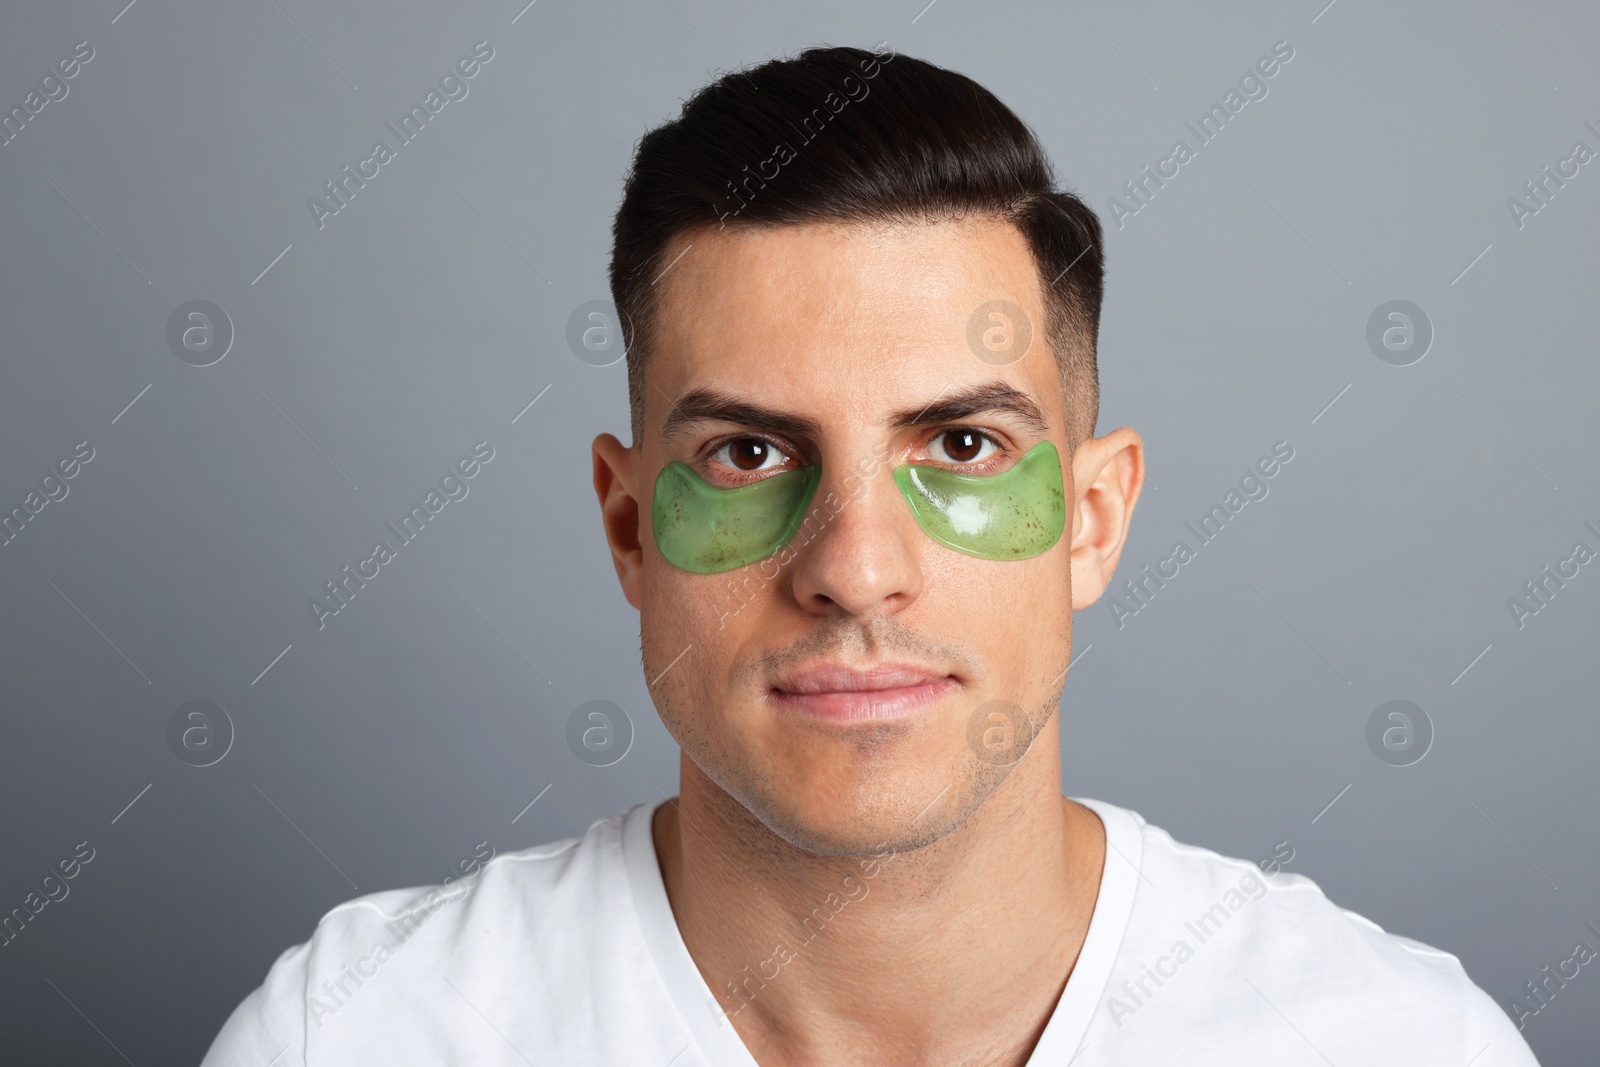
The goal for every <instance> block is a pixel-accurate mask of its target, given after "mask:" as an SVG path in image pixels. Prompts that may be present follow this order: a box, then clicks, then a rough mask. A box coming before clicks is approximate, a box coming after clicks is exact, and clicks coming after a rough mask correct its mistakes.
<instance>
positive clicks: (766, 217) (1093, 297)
mask: <svg viewBox="0 0 1600 1067" xmlns="http://www.w3.org/2000/svg"><path fill="white" fill-rule="evenodd" d="M969 216H982V217H990V218H999V219H1002V220H1005V221H1009V222H1011V223H1012V224H1014V225H1015V226H1016V227H1017V228H1018V229H1019V230H1020V231H1021V232H1022V234H1023V236H1024V237H1025V238H1026V239H1027V241H1028V245H1029V248H1030V249H1031V250H1032V252H1033V258H1034V260H1035V262H1036V263H1037V264H1038V267H1039V278H1040V285H1041V287H1042V291H1043V294H1044V304H1045V310H1046V316H1047V322H1046V323H1045V329H1044V331H1043V333H1044V337H1045V340H1046V342H1047V343H1048V344H1049V345H1050V347H1051V349H1052V350H1053V351H1054V352H1055V355H1056V360H1057V362H1058V364H1059V366H1060V370H1061V386H1062V391H1063V398H1064V407H1065V410H1066V414H1067V439H1068V442H1069V443H1070V444H1071V445H1073V446H1076V444H1077V443H1078V442H1079V441H1081V440H1082V439H1084V438H1085V437H1088V436H1092V435H1093V433H1094V427H1095V422H1096V420H1097V418H1098V415H1099V406H1100V385H1099V373H1098V370H1097V368H1096V363H1095V341H1096V337H1097V334H1098V331H1099V324H1100V300H1101V293H1102V289H1103V277H1104V264H1103V259H1102V246H1101V228H1100V221H1099V219H1097V218H1096V217H1095V215H1094V212H1093V211H1091V210H1090V209H1089V207H1088V206H1087V205H1086V204H1084V202H1083V201H1082V200H1080V199H1078V197H1077V196H1075V195H1073V194H1072V193H1070V192H1064V191H1058V190H1057V189H1056V188H1055V187H1054V176H1053V172H1052V170H1051V167H1050V161H1049V159H1048V157H1047V156H1046V155H1045V152H1044V149H1043V148H1042V147H1041V146H1040V144H1039V141H1038V139H1037V138H1036V137H1035V136H1034V135H1033V131H1032V130H1030V129H1029V128H1028V127H1027V125H1026V124H1024V123H1023V121H1022V120H1021V119H1019V118H1018V117H1017V116H1016V114H1015V113H1014V112H1012V111H1011V109H1010V108H1008V107H1006V106H1005V105H1004V104H1002V103H1001V102H1000V101H999V99H998V98H997V97H995V95H994V94H993V93H991V92H989V90H987V89H985V88H984V87H983V86H981V85H979V84H978V83H977V82H975V81H973V80H972V79H971V78H968V77H967V76H966V75H964V74H957V73H956V72H955V71H952V70H946V69H944V68H943V67H937V66H934V65H933V64H932V63H927V62H924V61H922V60H920V59H913V58H911V57H910V56H904V55H899V54H896V53H894V52H893V51H891V50H888V49H884V50H883V51H877V52H868V51H864V50H862V49H860V48H812V49H808V50H806V51H805V52H802V53H801V54H800V55H799V56H798V57H796V58H794V59H775V60H770V61H768V62H766V63H763V64H761V65H760V66H758V67H753V68H751V69H749V70H745V71H736V72H734V73H731V74H726V75H724V76H722V77H721V78H718V79H717V80H716V81H714V82H712V83H711V84H710V85H707V86H706V87H704V88H703V89H701V90H700V91H699V92H697V93H695V94H694V95H693V96H692V97H690V98H689V99H688V100H687V101H686V102H685V103H684V105H683V110H682V113H681V114H680V116H679V117H678V118H677V119H674V120H672V121H670V122H667V123H665V124H663V125H661V126H658V127H656V128H655V129H653V130H651V131H650V132H649V133H646V134H645V135H644V137H642V138H641V139H640V141H639V144H638V147H637V149H636V150H635V153H634V159H633V167H632V170H631V171H630V172H629V174H628V179H627V183H626V186H625V188H624V191H623V196H622V204H621V206H620V207H619V208H618V209H617V217H616V221H615V223H614V225H613V227H612V238H613V240H612V248H611V270H610V281H611V296H612V300H613V301H614V302H615V304H616V306H617V310H618V312H619V313H620V316H619V317H620V319H621V325H622V332H623V342H624V344H625V345H626V348H627V358H628V400H629V406H630V412H631V416H632V423H633V441H634V446H635V447H637V446H638V445H639V443H640V441H641V440H642V438H643V433H644V398H645V382H644V371H645V364H646V363H647V362H648V360H649V356H650V348H651V345H652V342H653V339H654V326H655V315H656V311H657V306H656V299H657V296H658V294H659V293H660V287H658V286H656V285H655V284H654V282H655V280H656V279H657V278H658V276H659V275H660V274H661V272H662V270H663V269H664V268H665V267H667V266H669V264H667V263H665V262H663V261H662V260H663V255H664V251H665V249H666V248H667V246H668V243H669V242H670V241H671V240H672V238H673V237H675V236H677V235H678V234H679V233H682V232H685V231H688V230H691V229H695V228H699V227H704V226H711V225H716V226H719V227H720V226H785V225H799V224H804V223H815V222H863V223H896V224H908V225H913V224H918V223H927V222H937V221H945V220H952V219H961V218H965V217H969Z"/></svg>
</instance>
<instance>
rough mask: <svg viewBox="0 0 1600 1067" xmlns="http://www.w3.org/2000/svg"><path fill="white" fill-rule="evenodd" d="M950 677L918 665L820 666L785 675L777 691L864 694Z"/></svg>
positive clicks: (815, 665)
mask: <svg viewBox="0 0 1600 1067" xmlns="http://www.w3.org/2000/svg"><path fill="white" fill-rule="evenodd" d="M948 677H950V676H949V675H948V674H946V673H945V672H944V671H936V670H932V669H930V668H928V667H920V666H918V665H916V664H914V663H878V664H874V665H872V666H868V667H851V666H848V665H846V664H842V663H817V664H813V665H811V666H809V667H804V668H801V669H800V670H796V671H791V672H790V673H788V674H785V675H784V676H783V677H781V678H779V679H777V681H775V682H774V683H773V688H774V689H776V690H778V691H779V692H783V693H863V692H873V691H876V690H882V689H903V688H907V687H910V686H917V685H927V684H929V683H931V682H940V681H943V680H944V679H946V678H948Z"/></svg>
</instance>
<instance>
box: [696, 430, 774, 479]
mask: <svg viewBox="0 0 1600 1067" xmlns="http://www.w3.org/2000/svg"><path fill="white" fill-rule="evenodd" d="M713 458H714V459H716V460H717V462H719V463H722V464H724V465H726V466H729V467H732V468H733V469H734V470H736V471H759V470H765V469H766V468H769V467H771V466H773V465H774V461H775V460H776V461H778V462H782V459H783V453H782V452H779V451H778V450H777V449H776V448H774V447H773V446H772V445H771V444H770V443H768V442H766V441H763V440H762V439H761V438H759V437H739V438H735V439H734V440H732V441H729V442H728V443H727V444H725V445H723V446H722V447H721V448H719V449H717V451H716V455H715V456H714V457H713Z"/></svg>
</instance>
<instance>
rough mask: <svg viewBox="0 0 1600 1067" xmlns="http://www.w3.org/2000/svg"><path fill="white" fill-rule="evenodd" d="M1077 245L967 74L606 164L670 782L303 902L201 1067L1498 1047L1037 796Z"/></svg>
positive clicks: (742, 120)
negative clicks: (434, 885)
mask: <svg viewBox="0 0 1600 1067" xmlns="http://www.w3.org/2000/svg"><path fill="white" fill-rule="evenodd" d="M1100 237H1101V234H1100V227H1099V224H1098V223H1097V221H1096V219H1095V217H1094V215H1093V214H1092V213H1091V212H1090V211H1089V210H1088V209H1087V208H1086V207H1084V205H1083V204H1082V203H1081V202H1080V201H1079V200H1078V199H1077V198H1075V197H1074V196H1071V195H1070V194H1066V193H1062V192H1058V191H1055V190H1054V188H1053V186H1052V177H1051V171H1050V166H1049V164H1048V162H1047V161H1046V159H1045V156H1044V154H1043V151H1042V150H1041V148H1040V146H1039V145H1038V144H1037V143H1036V141H1035V140H1034V138H1033V136H1032V134H1031V133H1030V132H1029V130H1028V129H1027V127H1026V126H1024V125H1023V124H1022V122H1021V121H1020V120H1019V119H1018V118H1017V117H1016V116H1015V115H1014V114H1012V113H1011V112H1010V111H1009V110H1008V109H1007V108H1006V107H1005V106H1004V105H1002V104H1001V103H1000V102H999V101H998V100H997V99H996V98H995V97H994V96H993V95H991V94H990V93H988V92H987V91H985V90H984V89H983V88H981V87H980V86H978V85H977V84H975V83H974V82H972V81H971V80H969V79H967V78H965V77H963V76H961V75H958V74H955V73H952V72H950V71H947V70H943V69H941V68H938V67H934V66H931V65H929V64H926V63H923V62H919V61H918V60H915V59H912V58H909V57H906V56H900V55H894V54H893V53H890V52H887V51H881V52H875V53H874V52H865V51H861V50H857V49H848V48H830V49H815V50H811V51H808V52H806V53H804V54H802V55H801V56H800V57H799V58H798V59H794V60H783V61H775V62H770V63H767V64H765V65H763V66H761V67H758V68H755V69H753V70H749V71H746V72H742V73H736V74H731V75H728V76H727V77H724V78H722V79H721V80H719V81H717V82H716V83H714V84H713V85H711V86H709V87H707V88H706V89H704V90H702V91H701V92H700V93H698V94H697V95H696V96H695V97H694V98H693V99H691V100H690V101H689V102H688V103H687V104H686V105H685V107H684V109H683V114H682V116H681V117H680V118H679V119H678V120H676V121H674V122H670V123H668V124H666V125H665V126H663V127H661V128H659V129H656V130H654V131H652V132H651V133H649V134H648V135H647V136H646V137H645V138H644V139H643V140H642V141H641V142H640V144H639V147H638V152H637V157H636V160H635V165H634V168H633V172H632V174H631V175H630V178H629V181H628V184H627V189H626V192H625V195H624V198H623V202H622V205H621V208H620V210H619V211H618V213H617V219H616V227H615V244H614V249H613V258H612V265H611V285H612V291H613V295H614V297H615V301H616V304H617V307H618V308H619V309H620V313H621V315H622V317H623V318H624V322H625V324H626V336H627V339H628V381H629V392H630V397H631V401H632V423H633V426H632V429H633V443H632V445H631V446H625V445H623V444H622V443H621V442H620V441H619V440H617V439H616V438H615V437H612V436H611V435H609V434H602V435H601V436H600V437H599V438H597V439H596V441H595V443H594V447H593V462H594V484H595V489H596V491H597V493H598V495H599V501H600V508H601V513H602V518H603V523H604V529H605V535H606V539H607V541H608V543H609V546H610V551H611V556H612V560H613V562H614V564H615V566H616V571H617V575H618V578H619V580H620V582H621V585H622V591H623V594H624V596H626V598H627V599H628V601H629V603H631V604H632V605H633V606H634V607H635V608H637V609H638V610H639V612H640V624H641V634H642V645H643V657H644V668H645V677H646V678H647V679H650V680H651V681H650V687H651V695H652V697H653V699H654V701H655V704H656V707H657V709H658V711H659V712H660V714H661V717H662V720H663V722H664V723H665V724H666V726H667V728H668V729H669V730H670V731H671V733H672V735H673V737H674V738H675V739H676V740H677V741H678V743H679V744H680V746H681V748H682V758H681V772H680V793H679V796H678V797H677V798H676V799H674V800H670V801H666V802H663V803H647V804H641V805H639V806H638V807H636V808H634V809H633V810H632V811H630V812H629V813H627V814H626V815H625V816H619V817H617V818H613V819H608V820H604V821H601V822H597V823H595V824H594V825H593V826H592V827H591V828H590V829H589V831H588V832H587V833H586V834H585V835H584V836H583V837H582V838H581V839H574V840H569V841H564V842H560V843H557V844H554V845H550V846H546V847H543V848H536V849H532V850H529V851H526V852H522V853H517V854H512V855H505V856H501V857H498V858H496V859H494V860H492V861H491V862H489V863H488V864H487V865H486V866H484V867H482V869H478V870H474V871H472V872H471V873H470V877H468V878H464V879H462V880H461V881H459V882H457V883H456V884H455V885H453V886H451V887H450V888H449V889H448V890H446V891H444V892H443V893H442V894H441V892H440V891H438V890H434V891H432V892H431V893H429V894H426V895H425V894H423V893H421V892H419V891H414V890H413V891H397V892H390V893H380V894H377V895H375V896H372V897H367V898H363V899H362V900H360V901H356V902H352V903H351V904H347V905H344V906H342V907H341V908H337V909H335V910H334V911H333V912H331V913H330V914H329V915H328V916H327V917H325V918H324V919H323V921H322V922H321V923H320V924H319V925H318V927H317V929H316V931H315V933H314V934H313V936H312V938H311V940H310V941H309V942H308V943H307V944H305V945H301V946H299V947H297V948H294V949H291V950H289V951H288V952H286V953H285V954H284V955H283V956H282V957H281V958H280V959H279V960H278V961H277V963H276V964H275V965H274V966H273V968H272V970H271V972H270V974H269V975H268V976H267V979H266V983H265V984H264V985H263V987H262V988H261V989H259V990H257V991H256V992H255V993H253V994H252V995H251V996H250V997H249V998H248V999H246V1000H245V1002H244V1003H243V1004H242V1005H241V1006H240V1007H239V1008H238V1010H237V1011H235V1013H234V1015H233V1017H232V1018H231V1019H230V1021H229V1022H228V1024H227V1026H226V1028H225V1029H224V1030H223V1032H222V1034H221V1035H220V1036H219V1037H218V1039H217V1041H216V1043H215V1045H214V1046H213V1048H212V1051H211V1054H210V1056H209V1057H208V1059H207V1062H208V1063H210V1064H250V1065H262V1067H264V1065H265V1064H267V1063H268V1062H269V1061H273V1058H274V1057H279V1059H277V1060H276V1061H275V1062H277V1063H296V1064H298V1063H308V1064H320V1063H353V1062H372V1063H383V1064H413V1063H414V1064H423V1063H429V1064H432V1063H443V1062H459V1063H473V1064H481V1063H503V1064H509V1063H516V1062H524V1061H525V1062H529V1063H541V1064H542V1063H552V1064H605V1065H608V1067H615V1065H624V1067H634V1065H637V1067H669V1065H670V1067H690V1065H694V1067H706V1065H720V1067H729V1065H741V1067H749V1065H750V1064H752V1063H754V1064H760V1065H761V1067H774V1065H800V1064H846V1063H862V1064H874V1065H882V1064H940V1065H945V1064H950V1065H956V1064H973V1065H976V1064H985V1065H998V1064H1005V1065H1020V1064H1035V1065H1037V1064H1052V1065H1056V1064H1060V1065H1065V1064H1067V1063H1074V1064H1081V1065H1089V1064H1157V1063H1184V1064H1198V1063H1216V1064H1220V1063H1235V1062H1250V1063H1272V1064H1288V1063H1322V1062H1328V1063H1336V1064H1351V1065H1355V1064H1361V1065H1367V1064H1406V1065H1418V1064H1439V1065H1449V1067H1467V1065H1469V1064H1472V1065H1474V1067H1491V1065H1495V1067H1504V1065H1524V1064H1531V1063H1534V1060H1533V1057H1532V1055H1531V1053H1530V1052H1529V1051H1528V1048H1527V1046H1526V1045H1525V1044H1524V1043H1523V1041H1522V1039H1521V1038H1520V1037H1519V1036H1518V1034H1517V1032H1516V1030H1515V1029H1514V1028H1513V1027H1512V1026H1511V1024H1510V1021H1509V1020H1508V1019H1507V1018H1506V1017H1505V1016H1504V1015H1503V1014H1502V1013H1501V1012H1500V1011H1499V1010H1498V1009H1497V1008H1496V1007H1495V1005H1494V1003H1493V1002H1492V1001H1491V1000H1490V999H1489V998H1488V996H1486V995H1485V994H1484V993H1483V992H1482V991H1481V990H1480V989H1479V988H1478V987H1477V986H1475V985H1474V984H1473V983H1472V981H1471V980H1470V979H1469V978H1468V977H1467V975H1466V973H1465V972H1464V971H1463V969H1462V967H1461V965H1460V963H1459V962H1458V961H1457V960H1456V958H1455V957H1453V956H1451V955H1449V954H1447V953H1444V952H1440V951H1438V950H1435V949H1433V948H1430V947H1428V946H1426V945H1422V944H1419V943H1417V942H1415V941H1410V940H1407V939H1405V938H1401V937H1397V936H1394V935H1391V934H1387V933H1385V932H1383V931H1382V930H1381V929H1379V928H1378V927H1377V926H1375V925H1373V924H1372V923H1370V922H1368V921H1367V920H1365V919H1363V918H1361V917H1360V916H1357V915H1354V914H1352V913H1350V912H1347V911H1344V910H1342V909H1340V908H1338V907H1336V906H1335V905H1333V904H1332V903H1330V902H1329V901H1328V900H1327V899H1326V898H1325V897H1324V896H1323V894H1322V893H1321V891H1320V890H1319V889H1318V888H1317V886H1316V885H1315V884H1314V883H1313V882H1311V881H1309V880H1308V879H1306V878H1304V877H1302V876H1299V875H1295V874H1287V873H1273V874H1271V875H1267V874H1264V873H1263V872H1262V871H1261V870H1258V869H1257V868H1256V866H1255V865H1253V864H1250V863H1246V862H1244V861H1241V860H1235V859H1229V858H1226V857H1223V856H1219V855H1217V854H1216V853H1214V852H1210V851H1206V850H1204V849H1198V848H1192V847H1189V846H1185V845H1180V844H1178V843H1176V842H1174V841H1173V840H1172V838H1170V837H1169V836H1168V835H1167V834H1166V833H1165V832H1163V831H1161V830H1159V829H1157V828H1156V827H1153V826H1150V825H1148V824H1147V823H1145V822H1144V820H1143V819H1141V818H1140V817H1139V816H1138V815H1137V814H1135V813H1134V812H1132V811H1129V810H1127V809H1124V808H1120V807H1117V806H1115V805H1111V804H1108V803H1105V802H1102V801H1096V800H1081V801H1080V800H1073V799H1068V798H1065V797H1063V796H1062V794H1061V789H1060V754H1059V742H1060V736H1059V726H1058V723H1059V719H1058V717H1057V716H1056V714H1055V712H1056V708H1057V704H1058V700H1059V697H1060V694H1061V690H1062V687H1063V680H1064V678H1065V676H1066V674H1067V668H1068V664H1069V662H1070V659H1071V651H1072V613H1073V611H1076V610H1082V609H1084V608H1087V607H1089V606H1090V605H1091V604H1093V603H1094V602H1095V600H1096V599H1097V598H1098V597H1099V596H1100V595H1101V593H1102V592H1103V591H1104V589H1105V588H1106V585H1107V583H1108V582H1109V581H1110V579H1111V576H1112V573H1113V571H1114V570H1115V568H1116V564H1117V560H1118V557H1119V555H1120V553H1121V549H1122V545H1123V541H1124V538H1125V536H1126V533H1127V530H1128V526H1129V522H1130V520H1131V517H1132V513H1133V508H1134V505H1135V503H1136V502H1137V500H1138V497H1139V492H1140V487H1141V485H1142V483H1143V478H1144V457H1143V446H1142V444H1141V442H1140V439H1139V436H1138V435H1137V434H1136V433H1134V432H1133V431H1132V430H1130V429H1118V430H1115V431H1112V432H1111V433H1108V434H1105V435H1104V436H1098V437H1097V436H1095V422H1096V412H1097V407H1098V395H1097V389H1098V387H1097V378H1096V365H1095V337H1096V330H1097V326H1098V319H1099V308H1100V297H1101V277H1102V264H1101V243H1100Z"/></svg>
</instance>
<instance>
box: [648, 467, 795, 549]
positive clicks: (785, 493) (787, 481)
mask: <svg viewBox="0 0 1600 1067" xmlns="http://www.w3.org/2000/svg"><path fill="white" fill-rule="evenodd" d="M821 479H822V468H820V467H801V468H799V469H798V470H792V471H785V472H783V473H782V474H774V475H772V476H771V477H770V478H763V479H761V480H760V481H759V482H752V483H751V484H749V485H741V486H737V487H735V488H733V489H719V488H718V487H716V486H714V485H711V484H710V483H708V482H706V481H705V480H704V479H703V478H701V477H700V476H699V475H698V474H696V473H695V472H694V470H693V469H692V468H690V467H689V466H688V465H687V464H683V463H669V464H667V465H666V466H665V467H663V468H661V473H660V474H659V475H658V476H657V477H656V488H655V496H654V498H653V499H652V500H651V503H650V524H651V527H652V529H653V530H654V531H655V537H656V547H657V548H659V549H660V550H661V554H662V555H663V556H665V557H666V559H667V562H668V563H671V564H672V565H673V566H674V567H678V568H680V569H682V570H686V571H693V572H694V573H696V574H716V573H718V572H720V571H731V570H733V569H734V568H735V567H743V566H745V565H746V564H748V563H754V562H756V561H757V560H761V559H766V558H767V557H768V556H770V555H772V554H773V553H774V552H776V551H778V549H780V548H782V547H783V546H784V545H785V544H787V543H788V541H789V539H790V538H791V537H793V536H794V533H795V531H796V530H798V529H799V528H800V524H801V522H802V521H803V517H804V515H805V513H806V508H807V507H808V506H809V505H810V503H811V495H812V494H813V493H815V492H816V489H817V483H818V482H819V481H821Z"/></svg>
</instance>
